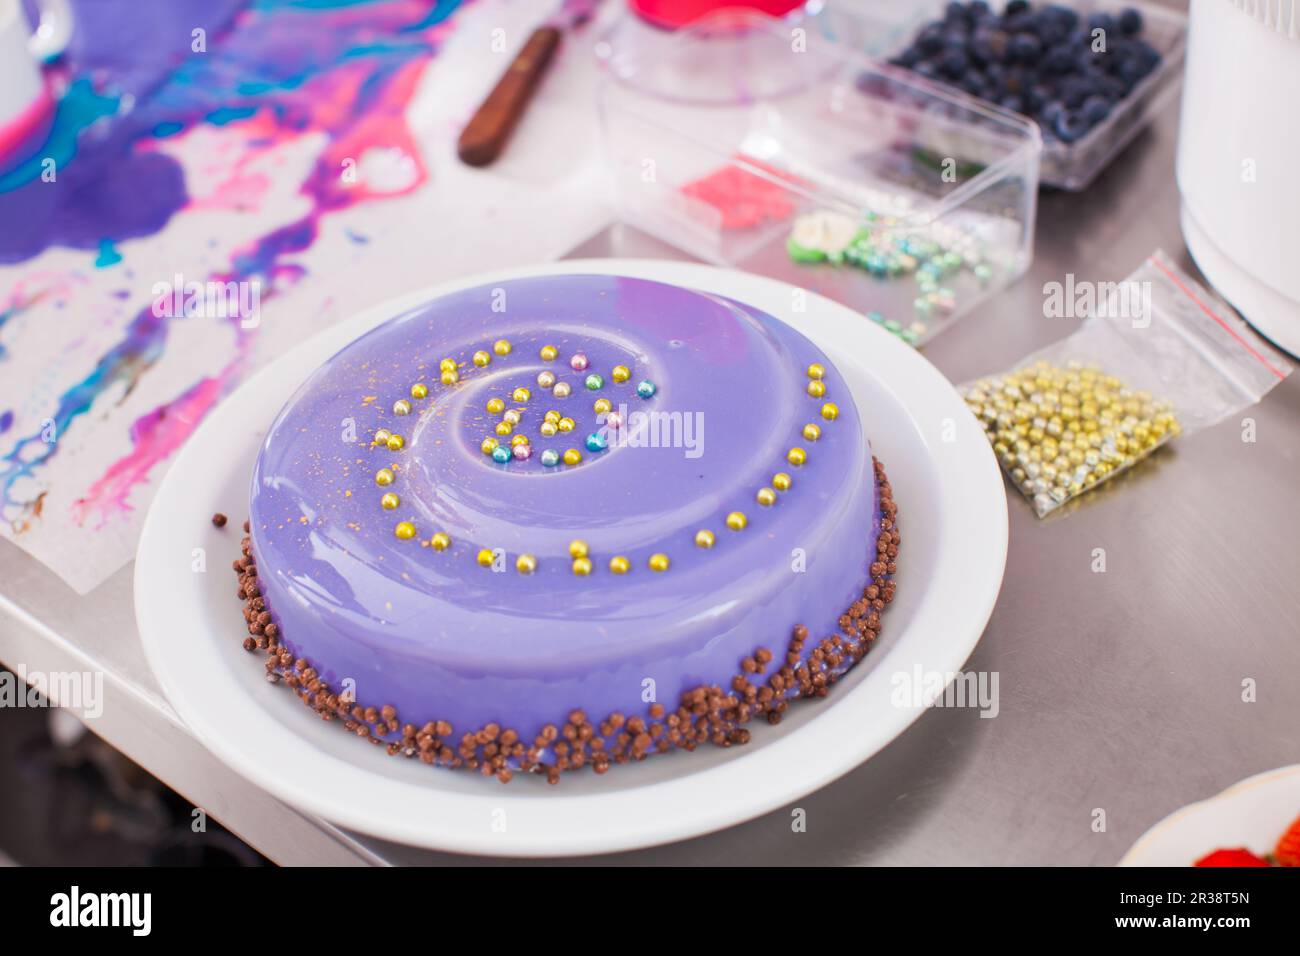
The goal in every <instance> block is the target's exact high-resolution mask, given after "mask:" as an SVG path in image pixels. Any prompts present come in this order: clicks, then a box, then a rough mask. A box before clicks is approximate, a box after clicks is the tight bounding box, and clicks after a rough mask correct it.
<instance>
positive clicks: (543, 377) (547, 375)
mask: <svg viewBox="0 0 1300 956" xmlns="http://www.w3.org/2000/svg"><path fill="white" fill-rule="evenodd" d="M554 384H555V373H554V372H551V371H549V370H548V371H545V372H538V373H537V385H538V387H539V388H550V387H551V386H552V385H554Z"/></svg>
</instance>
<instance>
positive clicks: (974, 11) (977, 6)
mask: <svg viewBox="0 0 1300 956" xmlns="http://www.w3.org/2000/svg"><path fill="white" fill-rule="evenodd" d="M966 11H967V12H968V13H969V14H970V17H971V19H972V20H983V19H985V18H987V17H989V16H991V15H992V14H993V11H992V9H990V7H989V5H988V4H987V3H985V2H984V0H972V2H971V3H970V5H968V6H967V7H966Z"/></svg>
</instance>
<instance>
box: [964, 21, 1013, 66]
mask: <svg viewBox="0 0 1300 956" xmlns="http://www.w3.org/2000/svg"><path fill="white" fill-rule="evenodd" d="M970 53H971V56H972V57H974V58H975V59H976V60H977V61H979V62H980V63H1000V62H1002V60H1003V59H1005V58H1006V55H1007V35H1006V34H1005V33H1003V32H1002V31H1001V30H991V29H989V28H987V27H980V28H979V29H977V30H976V31H975V32H974V33H972V34H971V40H970Z"/></svg>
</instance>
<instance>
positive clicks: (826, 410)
mask: <svg viewBox="0 0 1300 956" xmlns="http://www.w3.org/2000/svg"><path fill="white" fill-rule="evenodd" d="M839 417H840V409H839V406H838V405H836V404H835V403H834V402H827V403H826V404H825V405H823V406H822V418H824V419H826V420H827V421H828V422H833V421H835V419H837V418H839Z"/></svg>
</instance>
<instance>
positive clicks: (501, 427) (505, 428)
mask: <svg viewBox="0 0 1300 956" xmlns="http://www.w3.org/2000/svg"><path fill="white" fill-rule="evenodd" d="M496 430H497V434H498V435H500V436H501V437H502V438H505V437H506V436H507V435H509V434H510V433H511V432H512V431H514V430H515V426H514V425H511V424H510V423H509V422H497V429H496Z"/></svg>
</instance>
